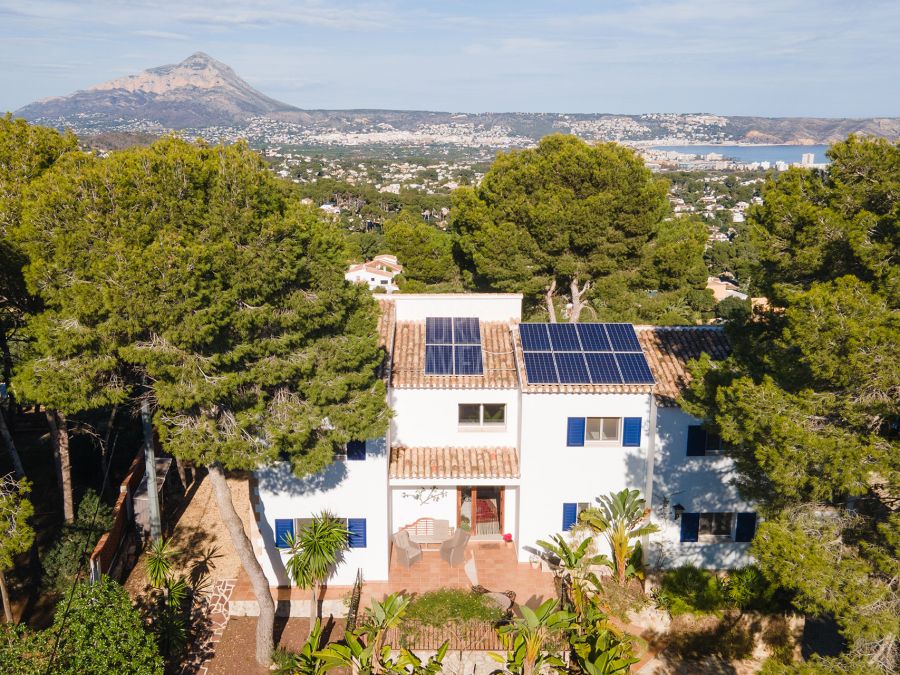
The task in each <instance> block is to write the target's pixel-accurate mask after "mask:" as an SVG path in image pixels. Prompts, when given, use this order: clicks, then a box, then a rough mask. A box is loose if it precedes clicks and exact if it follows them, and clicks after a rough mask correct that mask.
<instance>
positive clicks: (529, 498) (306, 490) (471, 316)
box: [252, 293, 756, 586]
mask: <svg viewBox="0 0 900 675" xmlns="http://www.w3.org/2000/svg"><path fill="white" fill-rule="evenodd" d="M376 297H378V300H379V304H380V307H381V316H380V321H379V327H378V330H379V338H380V343H381V345H382V347H383V349H384V352H385V366H384V369H383V372H384V377H385V379H386V383H387V385H388V394H387V397H388V403H389V405H390V407H391V409H392V411H393V416H392V418H391V422H390V428H389V430H388V432H387V434H386V435H385V436H384V437H383V438H377V439H360V440H358V441H355V442H351V443H348V444H347V447H346V448H345V449H344V452H343V454H342V455H341V456H340V457H339V461H336V462H335V463H334V464H333V465H332V466H330V467H329V468H328V469H327V470H325V471H323V472H321V473H319V474H316V475H314V476H310V477H307V478H303V479H299V478H296V477H294V476H292V475H291V473H290V470H289V468H288V467H287V466H286V465H275V466H273V467H269V468H266V469H263V470H260V471H257V472H256V473H255V480H254V484H253V488H252V489H253V493H252V494H253V499H254V502H255V510H256V522H257V524H258V531H257V532H256V533H254V538H255V541H254V545H255V549H256V551H257V555H258V556H259V558H260V561H261V563H262V565H263V568H264V569H265V572H266V575H267V576H268V578H269V580H270V582H271V584H272V585H273V586H288V585H289V580H288V578H287V575H286V574H285V571H284V563H285V559H286V550H285V549H284V537H285V534H286V533H295V532H297V531H298V530H299V528H302V527H303V526H304V524H305V523H306V522H308V519H310V518H311V517H312V516H313V515H314V514H317V513H319V512H321V511H323V510H327V511H329V512H331V513H332V514H334V515H336V516H338V517H341V518H344V519H346V524H347V528H348V529H349V531H350V532H351V535H350V538H349V547H350V548H349V550H348V551H347V552H346V554H345V556H344V560H343V564H341V565H339V566H338V567H337V569H336V571H335V574H334V576H333V578H332V580H331V582H330V583H331V584H332V585H336V586H341V585H350V584H352V583H353V580H354V578H355V577H356V574H357V571H358V570H361V571H362V575H363V577H364V578H365V579H366V580H367V581H388V577H389V571H390V569H391V546H392V541H393V536H394V535H395V533H397V532H398V531H399V530H401V529H405V528H418V529H421V528H422V524H423V523H426V524H427V523H431V524H432V526H433V524H434V523H436V522H444V521H446V523H448V524H449V526H450V529H451V530H452V529H455V528H463V529H465V530H467V531H468V532H469V534H470V535H471V539H470V541H469V544H468V545H469V546H479V545H481V544H483V543H494V544H496V542H499V541H501V540H502V539H503V538H504V535H509V537H510V538H511V539H512V542H513V543H512V544H511V546H513V547H514V550H515V552H516V556H517V558H518V560H519V561H520V562H529V561H533V560H532V556H533V555H534V552H535V550H536V549H537V541H538V540H539V539H547V538H548V536H549V535H551V534H553V533H566V532H567V531H568V530H570V529H571V528H572V527H573V526H574V525H575V524H576V522H577V519H578V514H579V512H580V511H581V510H583V509H584V508H586V507H588V506H590V505H592V504H593V503H594V499H595V498H596V497H597V496H598V495H601V494H606V493H609V492H610V491H618V490H621V489H623V488H631V489H638V490H640V491H641V492H642V494H643V495H644V496H645V498H646V499H647V500H648V504H650V506H651V507H652V515H651V518H652V520H653V521H654V522H655V523H657V524H658V525H659V526H660V528H661V531H660V532H658V533H656V534H653V535H651V536H650V537H649V540H648V541H646V542H645V551H646V558H647V563H648V565H650V566H651V567H663V568H664V567H671V566H677V565H679V564H684V563H688V562H690V563H694V564H697V565H701V566H704V567H709V568H727V567H734V566H738V565H741V564H745V563H746V562H748V561H749V554H748V547H749V543H748V542H749V541H750V540H751V539H752V537H753V534H754V532H755V528H756V514H755V512H754V508H753V505H752V504H749V503H747V502H746V501H744V500H743V499H742V498H741V497H740V495H738V493H737V492H736V490H735V488H734V487H733V485H732V483H731V478H732V477H733V467H732V463H731V460H730V459H728V458H727V457H725V456H724V455H722V454H721V443H720V442H719V440H718V438H717V437H715V436H714V435H713V434H711V433H708V432H707V431H706V430H705V428H704V427H703V426H701V420H697V419H695V418H693V417H691V416H689V415H687V414H686V413H684V412H683V411H682V410H681V409H680V408H679V407H678V403H677V401H678V396H679V394H680V392H681V391H682V389H683V388H684V387H685V386H686V384H687V383H688V381H689V375H688V372H687V369H686V364H687V363H688V362H689V361H690V360H691V359H694V358H697V357H699V356H700V355H701V354H703V353H707V354H709V355H710V356H711V357H712V358H714V359H721V358H724V357H725V356H727V354H728V351H729V346H728V342H727V339H726V337H725V333H724V332H723V331H722V330H721V329H720V328H718V327H709V326H702V327H700V326H698V327H677V328H676V327H655V326H632V325H631V324H614V323H612V324H601V323H580V324H545V323H521V318H522V296H521V295H517V294H487V293H485V294H428V295H424V294H422V295H419V294H409V295H399V294H398V295H393V296H391V297H384V296H376ZM420 533H424V534H431V530H428V531H427V532H426V531H425V530H422V531H421V532H420Z"/></svg>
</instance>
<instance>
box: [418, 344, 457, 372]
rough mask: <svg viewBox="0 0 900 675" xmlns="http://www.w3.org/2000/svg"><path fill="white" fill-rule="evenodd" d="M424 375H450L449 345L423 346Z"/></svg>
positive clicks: (451, 363)
mask: <svg viewBox="0 0 900 675" xmlns="http://www.w3.org/2000/svg"><path fill="white" fill-rule="evenodd" d="M425 373H426V374H427V375H452V374H453V347H451V346H450V345H425Z"/></svg>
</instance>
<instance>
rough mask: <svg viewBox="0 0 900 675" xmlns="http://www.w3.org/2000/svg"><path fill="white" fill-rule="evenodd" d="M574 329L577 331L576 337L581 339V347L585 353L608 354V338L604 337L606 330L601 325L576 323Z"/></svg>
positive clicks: (609, 348) (610, 349)
mask: <svg viewBox="0 0 900 675" xmlns="http://www.w3.org/2000/svg"><path fill="white" fill-rule="evenodd" d="M575 328H577V329H578V337H580V338H581V345H582V346H583V347H584V351H586V352H609V351H612V347H610V346H609V338H608V337H607V336H606V329H605V328H603V324H602V323H577V324H575Z"/></svg>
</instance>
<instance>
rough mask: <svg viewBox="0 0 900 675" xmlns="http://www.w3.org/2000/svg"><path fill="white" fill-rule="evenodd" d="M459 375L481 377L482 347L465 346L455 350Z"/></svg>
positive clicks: (482, 370) (457, 347) (482, 371)
mask: <svg viewBox="0 0 900 675" xmlns="http://www.w3.org/2000/svg"><path fill="white" fill-rule="evenodd" d="M453 351H454V357H455V365H456V374H457V375H481V374H483V373H484V369H483V367H482V364H481V345H463V346H456V347H454V348H453Z"/></svg>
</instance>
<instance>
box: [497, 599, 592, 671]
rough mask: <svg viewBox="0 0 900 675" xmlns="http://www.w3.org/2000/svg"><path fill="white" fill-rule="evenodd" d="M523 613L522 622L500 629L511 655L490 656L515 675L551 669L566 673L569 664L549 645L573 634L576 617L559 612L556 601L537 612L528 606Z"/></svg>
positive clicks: (546, 603) (522, 608) (549, 601)
mask: <svg viewBox="0 0 900 675" xmlns="http://www.w3.org/2000/svg"><path fill="white" fill-rule="evenodd" d="M520 609H521V611H522V618H521V619H519V620H518V621H514V622H513V623H510V624H507V625H504V626H501V627H500V628H498V629H497V630H498V632H499V633H500V636H501V637H502V638H503V641H504V643H505V644H506V647H507V649H508V652H507V654H506V655H502V654H493V653H492V654H491V655H490V656H491V657H492V658H493V659H494V660H495V661H498V662H500V663H503V664H504V665H505V667H506V670H505V671H504V672H506V673H510V674H512V675H532V673H539V672H542V671H543V669H544V668H548V667H549V668H555V669H557V670H561V671H563V670H564V669H565V664H564V663H563V662H562V660H560V659H559V658H558V657H557V656H555V655H553V654H552V653H550V652H549V651H548V649H547V646H548V644H547V643H548V642H550V641H551V640H552V639H553V638H554V637H556V636H559V635H562V634H563V633H565V632H567V631H569V630H571V628H572V625H573V623H574V621H575V615H574V614H571V613H570V612H565V611H562V610H560V611H557V610H556V600H552V599H551V600H547V601H546V602H545V603H543V604H542V605H541V606H540V607H538V608H537V609H535V610H532V609H531V608H530V607H528V606H526V605H522V606H521V608H520Z"/></svg>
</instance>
